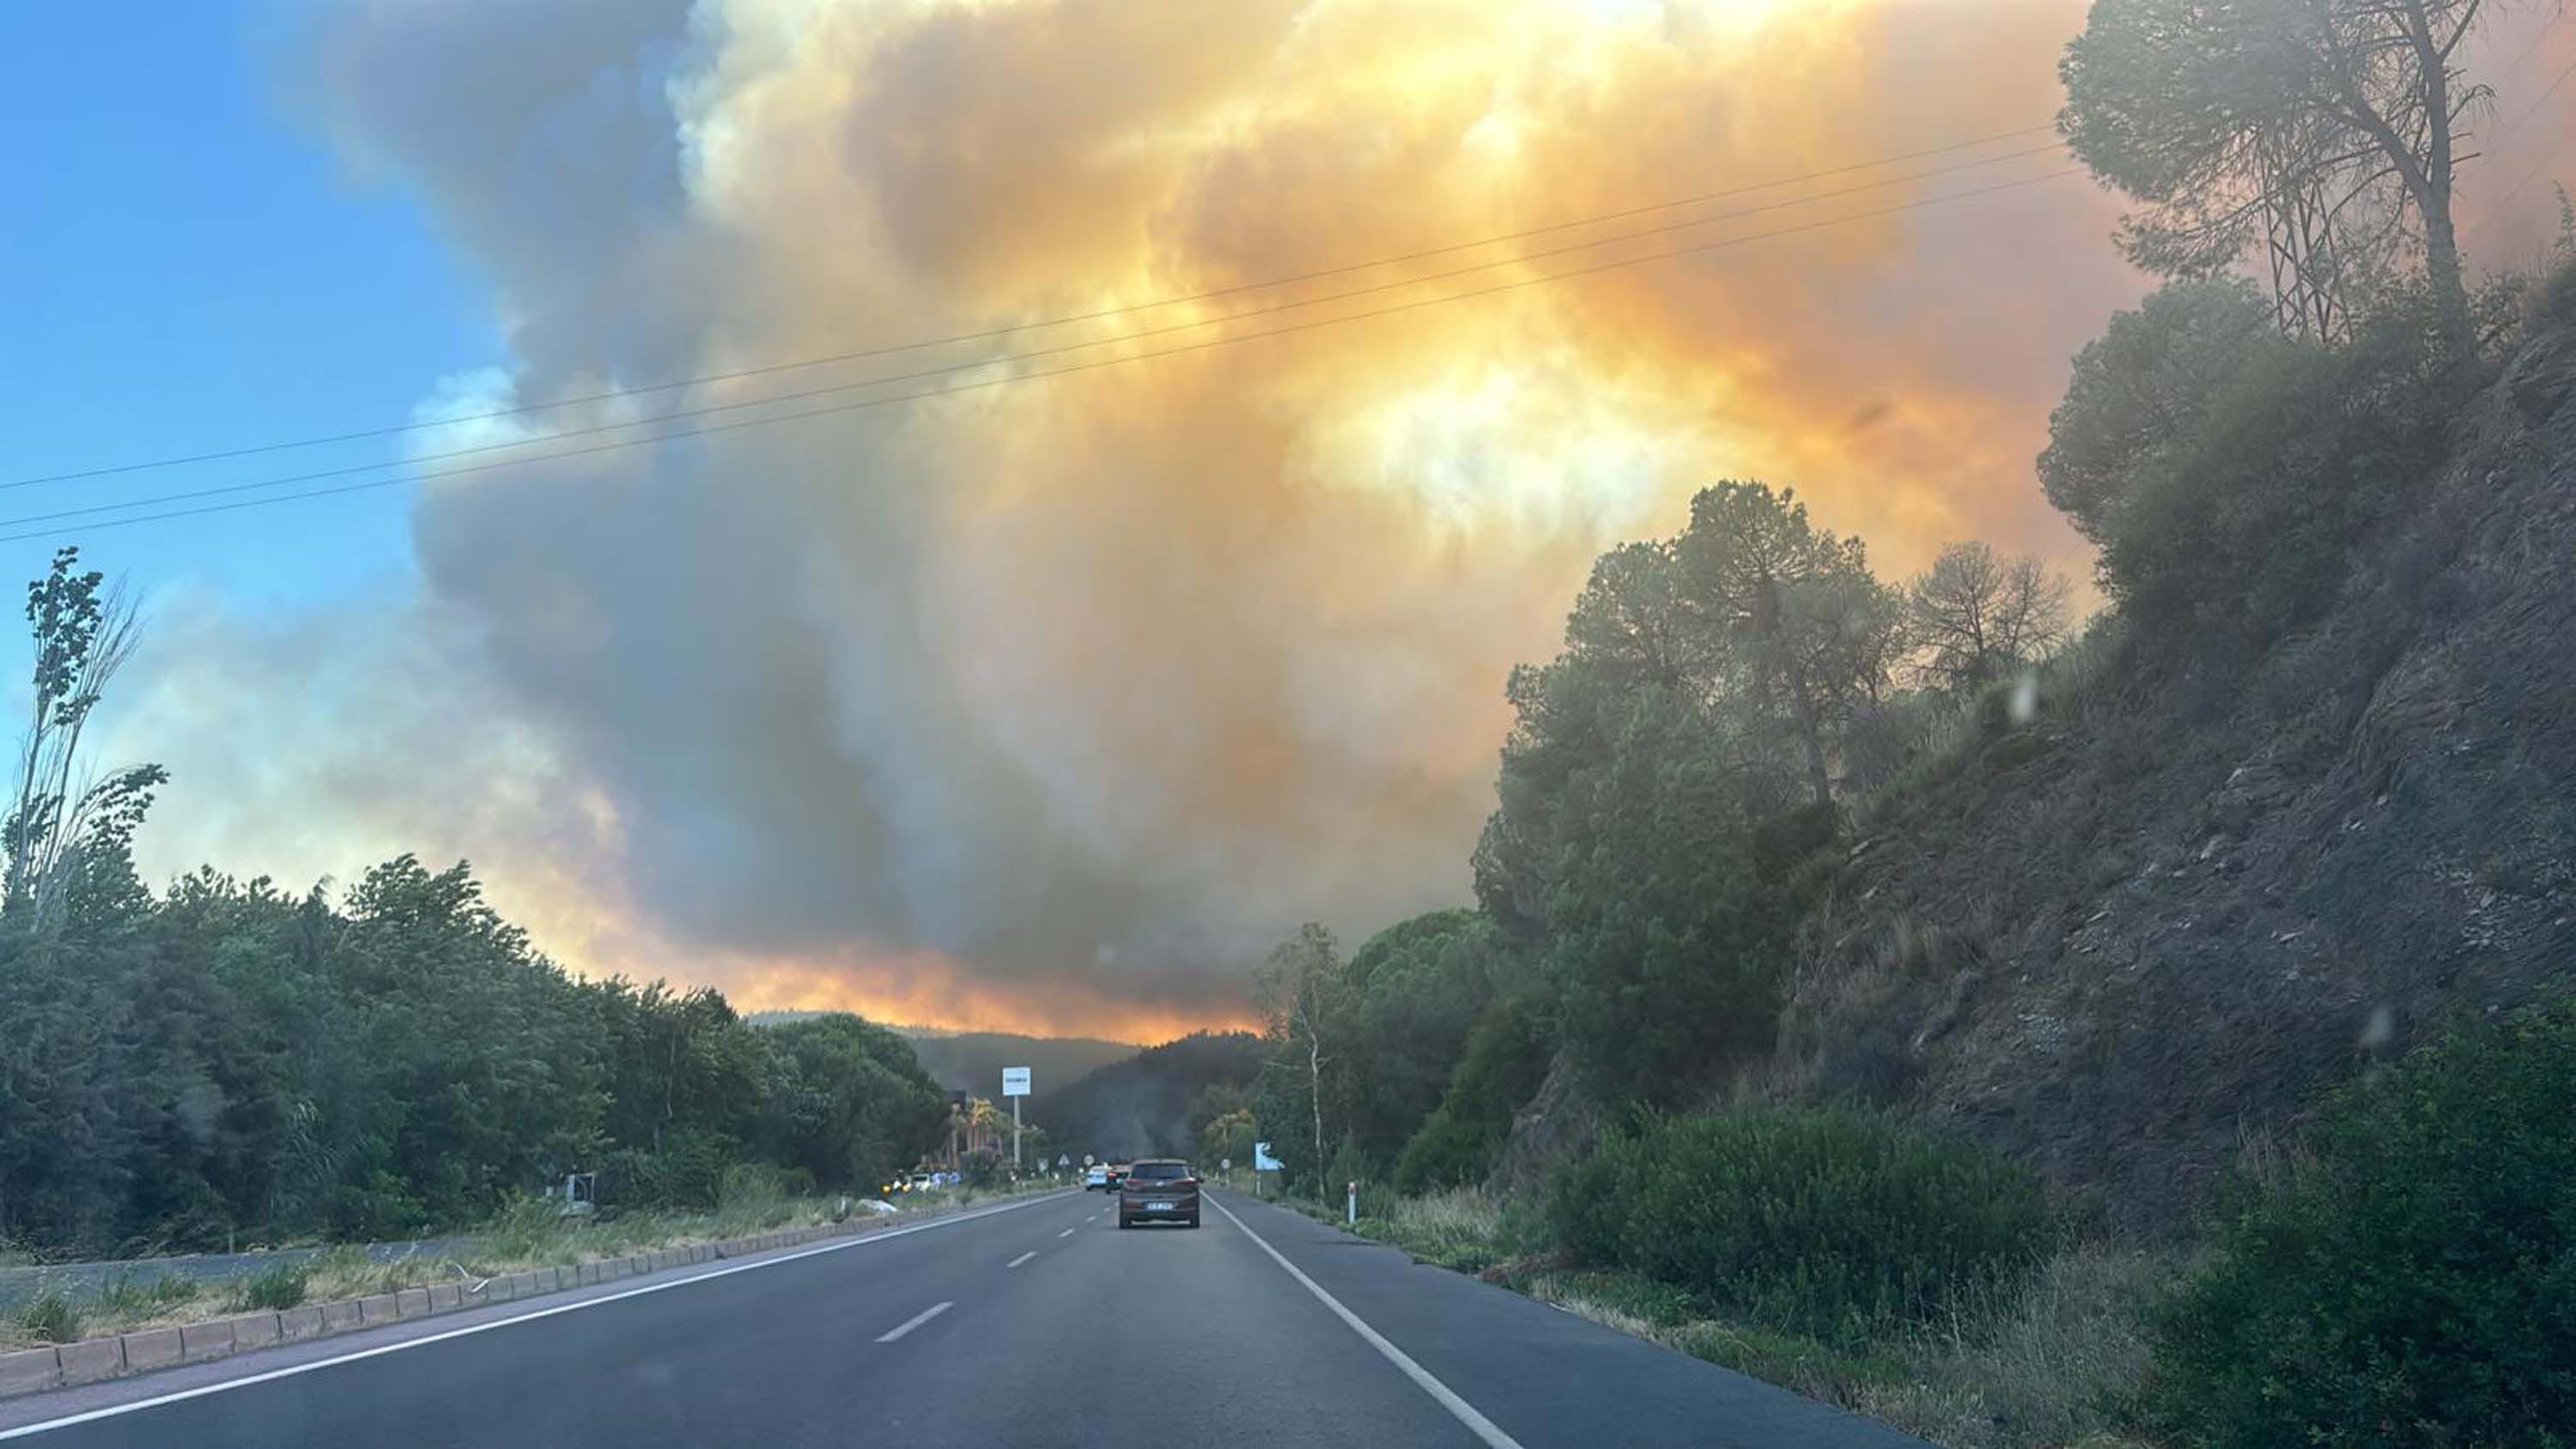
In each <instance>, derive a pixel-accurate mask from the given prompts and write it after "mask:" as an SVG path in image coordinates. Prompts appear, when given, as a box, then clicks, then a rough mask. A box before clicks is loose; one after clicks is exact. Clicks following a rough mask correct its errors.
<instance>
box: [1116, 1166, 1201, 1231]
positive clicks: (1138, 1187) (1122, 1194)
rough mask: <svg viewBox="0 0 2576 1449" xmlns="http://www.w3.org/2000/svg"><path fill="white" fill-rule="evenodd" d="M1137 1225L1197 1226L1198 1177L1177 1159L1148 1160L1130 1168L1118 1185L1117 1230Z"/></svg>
mask: <svg viewBox="0 0 2576 1449" xmlns="http://www.w3.org/2000/svg"><path fill="white" fill-rule="evenodd" d="M1138 1223H1187V1224H1189V1225H1190V1226H1191V1227H1194V1228H1195V1227H1197V1226H1198V1225H1199V1175H1198V1174H1197V1173H1195V1172H1192V1171H1191V1170H1190V1165H1189V1164H1188V1163H1186V1162H1183V1161H1182V1160H1180V1159H1179V1158H1177V1157H1149V1158H1146V1159H1145V1160H1143V1161H1141V1162H1137V1163H1134V1164H1132V1165H1131V1166H1130V1167H1129V1168H1128V1171H1127V1174H1126V1176H1125V1177H1123V1178H1121V1179H1120V1180H1119V1183H1118V1226H1120V1227H1122V1228H1132V1227H1134V1226H1136V1225H1137V1224H1138Z"/></svg>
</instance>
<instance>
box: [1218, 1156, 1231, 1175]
mask: <svg viewBox="0 0 2576 1449" xmlns="http://www.w3.org/2000/svg"><path fill="white" fill-rule="evenodd" d="M1216 1170H1217V1171H1219V1172H1232V1171H1234V1159H1233V1158H1231V1157H1220V1158H1218V1159H1217V1160H1216Z"/></svg>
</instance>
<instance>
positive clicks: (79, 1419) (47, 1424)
mask: <svg viewBox="0 0 2576 1449" xmlns="http://www.w3.org/2000/svg"><path fill="white" fill-rule="evenodd" d="M1055 1197H1056V1195H1055V1194H1053V1193H1049V1194H1047V1195H1046V1196H1043V1197H1032V1198H1023V1199H1022V1200H1020V1201H1018V1202H1006V1203H1002V1204H999V1205H998V1206H994V1207H988V1208H977V1209H976V1210H975V1211H973V1212H971V1213H959V1214H958V1215H957V1216H955V1217H953V1218H941V1219H939V1220H938V1221H937V1222H930V1223H915V1224H913V1225H912V1226H911V1227H908V1228H890V1229H888V1230H886V1231H885V1232H882V1233H871V1234H869V1235H868V1236H866V1237H863V1238H852V1239H850V1240H849V1241H848V1242H845V1243H825V1244H823V1245H822V1246H821V1247H817V1248H806V1249H803V1250H802V1251H799V1252H793V1253H786V1254H782V1255H780V1256H778V1257H775V1258H760V1259H755V1260H753V1261H751V1262H747V1263H734V1264H731V1265H728V1266H726V1267H722V1268H713V1269H709V1270H708V1271H706V1272H704V1273H698V1274H693V1275H691V1276H690V1277H686V1278H674V1279H672V1280H671V1281H670V1282H668V1283H647V1284H645V1285H644V1286H643V1287H641V1288H628V1289H626V1290H624V1291H623V1292H618V1293H610V1294H607V1295H605V1296H603V1297H599V1298H585V1299H583V1300H581V1301H580V1302H578V1303H559V1304H557V1305H555V1306H554V1307H552V1308H540V1309H537V1310H535V1311H534V1312H530V1313H519V1314H513V1315H512V1316H510V1317H508V1318H496V1319H494V1320H492V1321H491V1322H489V1323H471V1324H467V1325H466V1326H465V1327H463V1328H451V1329H449V1330H447V1331H446V1332H445V1333H431V1334H424V1335H422V1336H421V1337H419V1338H407V1339H404V1340H403V1341H402V1342H400V1343H388V1344H381V1345H378V1346H377V1347H375V1348H362V1349H359V1350H358V1351H356V1352H355V1353H344V1354H337V1355H334V1356H333V1357H330V1358H320V1359H315V1360H313V1361H312V1362H311V1363H299V1364H289V1365H287V1366H286V1367H285V1368H276V1369H270V1370H269V1371H268V1372H266V1373H257V1374H249V1375H245V1376H244V1377H242V1378H237V1379H226V1380H224V1381H223V1382H222V1383H219V1384H204V1385H200V1386H199V1387H197V1388H193V1389H180V1390H178V1391H177V1392H175V1393H168V1394H158V1395H155V1396H154V1397H152V1398H148V1399H135V1400H133V1401H131V1402H129V1403H123V1404H110V1405H108V1406H107V1407H105V1408H103V1409H91V1410H88V1411H87V1412H85V1413H79V1414H65V1415H64V1416H63V1417H61V1418H59V1419H47V1420H44V1421H43V1422H41V1423H36V1424H21V1425H19V1426H18V1427H17V1428H15V1429H0V1439H24V1438H28V1437H30V1436H33V1435H36V1434H44V1433H49V1432H51V1431H53V1430H55V1429H68V1428H70V1427H72V1426H73V1425H75V1424H88V1423H94V1422H96V1421H98V1420H100V1419H113V1418H115V1417H117V1416H118V1415H120V1414H132V1413H137V1412H139V1411H141V1410H144V1409H157V1408H159V1407H161V1406H162V1405H163V1404H175V1403H179V1402H181V1401H182V1400H186V1399H202V1398H204V1397H206V1396H207V1395H209V1394H220V1393H224V1392H226V1391H227V1390H231V1389H244V1388H248V1387H250V1386H251V1385H252V1384H264V1383H267V1382H268V1381H269V1380H271V1379H283V1378H292V1377H294V1376H295V1375H297V1374H309V1373H312V1372H313V1371H314V1370H316V1369H326V1368H336V1367H338V1366H339V1365H341V1364H344V1363H356V1362H357V1361H359V1360H360V1359H368V1358H375V1357H378V1356H380V1355H383V1354H388V1353H400V1352H402V1351H403V1350H404V1349H407V1348H421V1347H425V1346H427V1345H429V1344H433V1343H445V1342H446V1341H447V1340H449V1339H451V1338H464V1337H466V1336H467V1335H469V1334H476V1333H489V1332H491V1331H492V1330H493V1329H496V1328H508V1327H509V1326H511V1325H512V1324H515V1323H529V1322H533V1321H535V1320H536V1319H540V1318H552V1317H554V1316H555V1315H556V1314H558V1313H578V1312H580V1311H581V1310H582V1309H585V1308H597V1307H599V1306H600V1305H601V1304H603V1303H618V1302H622V1301H624V1300H626V1299H629V1298H641V1297H643V1296H644V1295H645V1294H647V1293H660V1292H663V1291H665V1290H667V1289H672V1288H686V1287H688V1286H689V1285H690V1284H692V1283H704V1282H706V1281H707V1280H708V1279H710V1278H726V1277H731V1276H732V1275H733V1274H736V1273H748V1272H750V1271H752V1270H753V1269H755V1268H775V1267H777V1266H778V1265H779V1264H781V1263H793V1262H795V1261H797V1260H798V1259H800V1258H815V1257H820V1256H822V1255H823V1254H825V1253H841V1252H847V1251H848V1250H850V1249H852V1248H864V1247H866V1246H867V1245H869V1244H870V1243H882V1242H885V1241H886V1240H888V1239H890V1238H902V1237H909V1236H911V1235H912V1234H914V1233H926V1232H930V1231H932V1230H933V1229H936V1228H953V1227H955V1226H957V1225H958V1224H959V1223H971V1222H973V1221H975V1220H976V1219H977V1218H989V1217H992V1216H994V1215H995V1214H997V1213H1008V1212H1017V1211H1019V1210H1020V1209H1021V1208H1024V1207H1034V1206H1036V1205H1037V1204H1039V1203H1042V1202H1053V1201H1054V1200H1055Z"/></svg>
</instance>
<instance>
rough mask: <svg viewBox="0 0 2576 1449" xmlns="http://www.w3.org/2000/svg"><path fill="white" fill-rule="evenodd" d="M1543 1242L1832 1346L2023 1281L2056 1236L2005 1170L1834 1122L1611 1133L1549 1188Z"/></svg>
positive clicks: (1982, 1154) (1859, 1118) (1791, 1115)
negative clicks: (1981, 1290) (1979, 1291)
mask: <svg viewBox="0 0 2576 1449" xmlns="http://www.w3.org/2000/svg"><path fill="white" fill-rule="evenodd" d="M1548 1230H1549V1233H1550V1236H1551V1237H1552V1238H1553V1239H1554V1241H1555V1243H1556V1244H1557V1246H1558V1247H1559V1248H1560V1249H1562V1250H1563V1251H1565V1252H1566V1253H1568V1254H1569V1255H1570V1256H1571V1257H1573V1258H1574V1260H1575V1261H1576V1262H1577V1263H1579V1264H1583V1265H1588V1266H1596V1267H1606V1268H1624V1269H1628V1270H1630V1271H1633V1272H1638V1273H1643V1274H1645V1275H1647V1276H1649V1277H1652V1278H1655V1279H1658V1280H1661V1281H1663V1282H1665V1283H1669V1284H1672V1285H1674V1286H1676V1287H1678V1288H1680V1289H1682V1290H1684V1291H1686V1292H1688V1293H1690V1294H1692V1295H1693V1296H1694V1297H1696V1298H1698V1299H1700V1300H1702V1301H1703V1302H1705V1303H1706V1304H1707V1305H1708V1306H1709V1307H1710V1308H1711V1309H1712V1310H1715V1311H1719V1312H1723V1313H1725V1314H1727V1315H1729V1316H1733V1317H1741V1318H1748V1319H1752V1320H1754V1321H1758V1322H1762V1323H1765V1324H1769V1325H1773V1326H1777V1327H1783V1328H1790V1329H1795V1330H1797V1331H1799V1332H1802V1333H1807V1334H1810V1335H1813V1336H1815V1337H1817V1338H1821V1339H1825V1340H1827V1341H1830V1342H1835V1343H1845V1344H1848V1343H1857V1342H1859V1341H1862V1340H1865V1339H1867V1338H1868V1337H1870V1336H1872V1335H1874V1334H1876V1333H1879V1332H1882V1331H1884V1330H1886V1329H1888V1328H1889V1327H1892V1326H1894V1325H1898V1324H1903V1323H1923V1322H1928V1321H1930V1320H1932V1319H1934V1318H1935V1317H1937V1316H1939V1315H1940V1314H1941V1313H1942V1312H1943V1310H1944V1309H1945V1308H1946V1307H1948V1306H1949V1305H1950V1304H1951V1302H1952V1301H1953V1300H1954V1299H1955V1298H1957V1297H1958V1295H1960V1294H1962V1293H1964V1292H1967V1291H1969V1290H1971V1289H1974V1288H1976V1287H1979V1286H1982V1285H1990V1284H1993V1283H1995V1282H1997V1281H1998V1280H2002V1279H2008V1278H2012V1277H2017V1276H2019V1275H2021V1274H2023V1273H2025V1272H2027V1271H2028V1270H2029V1269H2030V1268H2031V1267H2032V1266H2033V1265H2034V1264H2036V1263H2037V1262H2039V1261H2040V1260H2041V1259H2042V1258H2044V1257H2045V1256H2046V1255H2047V1254H2048V1252H2049V1251H2050V1250H2051V1249H2052V1248H2053V1247H2054V1246H2055V1244H2056V1240H2057V1237H2058V1225H2057V1222H2056V1219H2055V1217H2054V1215H2053V1214H2052V1213H2051V1211H2050V1208H2049V1205H2048V1202H2047V1199H2046V1195H2045V1194H2044V1193H2043V1191H2042V1190H2041V1187H2040V1185H2039V1182H2038V1180H2037V1179H2035V1178H2033V1177H2032V1176H2031V1175H2030V1174H2029V1173H2028V1172H2026V1171H2024V1170H2023V1169H2022V1168H2020V1167H2019V1166H2017V1165H2015V1164H2013V1163H2011V1162H2008V1161H2006V1160H2004V1159H2003V1158H2000V1157H1998V1156H1995V1155H1994V1154H1992V1153H1989V1152H1986V1151H1984V1150H1982V1149H1980V1148H1976V1147H1973V1146H1970V1145H1967V1144H1964V1143H1957V1142H1951V1141H1947V1140H1944V1139H1942V1138H1938V1137H1933V1136H1930V1135H1928V1134H1925V1133H1923V1132H1920V1131H1918V1130H1915V1129H1912V1128H1908V1127H1905V1126H1903V1125H1901V1124H1899V1123H1897V1122H1896V1121H1894V1120H1893V1119H1890V1118H1887V1117H1882V1116H1878V1115H1874V1114H1869V1113H1862V1112H1856V1111H1849V1110H1844V1109H1838V1108H1814V1109H1798V1110H1788V1109H1775V1110H1764V1111H1758V1112H1746V1113H1740V1114H1726V1115H1717V1116H1703V1117H1677V1118H1664V1119H1657V1120H1651V1121H1649V1122H1647V1123H1646V1124H1645V1125H1644V1126H1643V1127H1642V1128H1640V1129H1638V1130H1635V1131H1628V1132H1614V1133H1612V1134H1610V1135H1609V1136H1608V1137H1607V1138H1605V1139H1604V1140H1603V1142H1602V1143H1601V1145H1600V1148H1599V1150H1597V1151H1596V1152H1595V1153H1594V1154H1593V1155H1592V1156H1591V1157H1590V1158H1587V1159H1585V1160H1583V1161H1581V1162H1578V1163H1574V1164H1572V1165H1570V1166H1569V1167H1567V1168H1565V1169H1562V1170H1561V1171H1560V1172H1559V1173H1558V1175H1557V1177H1556V1179H1555V1180H1554V1181H1553V1182H1552V1183H1551V1184H1550V1190H1549V1198H1548Z"/></svg>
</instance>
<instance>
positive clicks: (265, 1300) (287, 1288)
mask: <svg viewBox="0 0 2576 1449" xmlns="http://www.w3.org/2000/svg"><path fill="white" fill-rule="evenodd" d="M304 1283H305V1273H304V1269H303V1268H302V1267H300V1266H298V1265H296V1264H293V1263H278V1264H274V1265H272V1266H270V1267H267V1268H263V1269H261V1270H260V1271H259V1272H257V1273H254V1274H252V1275H251V1276H250V1277H248V1278H245V1279H243V1280H242V1282H241V1287H240V1288H239V1289H238V1290H236V1292H235V1295H234V1297H235V1300H236V1301H237V1302H239V1303H240V1304H241V1306H242V1307H243V1308H245V1309H260V1308H267V1309H280V1308H295V1307H300V1306H301V1305H302V1304H303V1302H304Z"/></svg>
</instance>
